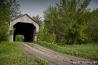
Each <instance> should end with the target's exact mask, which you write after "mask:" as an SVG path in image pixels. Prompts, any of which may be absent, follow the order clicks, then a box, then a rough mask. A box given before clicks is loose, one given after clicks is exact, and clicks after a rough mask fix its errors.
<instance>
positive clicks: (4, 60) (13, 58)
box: [0, 42, 48, 65]
mask: <svg viewBox="0 0 98 65" xmlns="http://www.w3.org/2000/svg"><path fill="white" fill-rule="evenodd" d="M0 65H48V63H47V62H46V61H44V60H41V59H38V58H36V57H34V56H33V57H32V56H31V55H28V54H26V53H24V51H23V50H22V49H21V48H20V46H19V44H15V43H10V42H1V43H0Z"/></svg>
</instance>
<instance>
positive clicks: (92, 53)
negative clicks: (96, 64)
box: [38, 41, 98, 60]
mask: <svg viewBox="0 0 98 65" xmlns="http://www.w3.org/2000/svg"><path fill="white" fill-rule="evenodd" d="M38 44H39V45H42V46H44V47H47V48H50V49H52V50H55V51H58V52H61V53H65V54H69V55H74V56H80V57H84V58H91V59H96V60H98V44H81V45H57V44H53V43H47V42H45V41H39V42H38Z"/></svg>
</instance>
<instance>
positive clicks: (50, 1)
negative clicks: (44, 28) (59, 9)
mask: <svg viewBox="0 0 98 65" xmlns="http://www.w3.org/2000/svg"><path fill="white" fill-rule="evenodd" d="M58 2H59V0H19V4H20V6H21V7H20V11H21V13H22V14H29V15H30V16H36V15H39V16H40V17H43V12H44V11H45V10H46V9H47V8H48V7H49V6H50V5H54V4H55V3H58ZM89 8H91V9H96V8H98V0H92V2H91V3H90V5H89Z"/></svg>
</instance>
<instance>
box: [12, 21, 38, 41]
mask: <svg viewBox="0 0 98 65" xmlns="http://www.w3.org/2000/svg"><path fill="white" fill-rule="evenodd" d="M13 27H14V37H13V40H14V41H16V36H17V35H23V36H24V42H30V41H33V40H34V36H35V30H36V27H35V26H34V25H33V24H30V23H21V22H18V23H16V24H15V25H14V26H13Z"/></svg>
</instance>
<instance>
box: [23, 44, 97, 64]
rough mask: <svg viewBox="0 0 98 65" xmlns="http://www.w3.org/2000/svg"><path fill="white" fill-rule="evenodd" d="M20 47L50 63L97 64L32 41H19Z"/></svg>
mask: <svg viewBox="0 0 98 65" xmlns="http://www.w3.org/2000/svg"><path fill="white" fill-rule="evenodd" d="M21 47H22V48H23V49H24V51H26V52H27V53H29V54H31V55H33V56H36V57H38V58H41V59H44V60H47V61H48V63H49V64H50V65H98V62H97V61H95V60H91V59H85V58H80V57H74V56H71V55H66V54H62V53H59V52H55V51H53V50H50V49H47V48H44V47H42V46H40V45H37V44H33V43H32V45H28V44H26V43H21ZM69 52H70V51H69Z"/></svg>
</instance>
